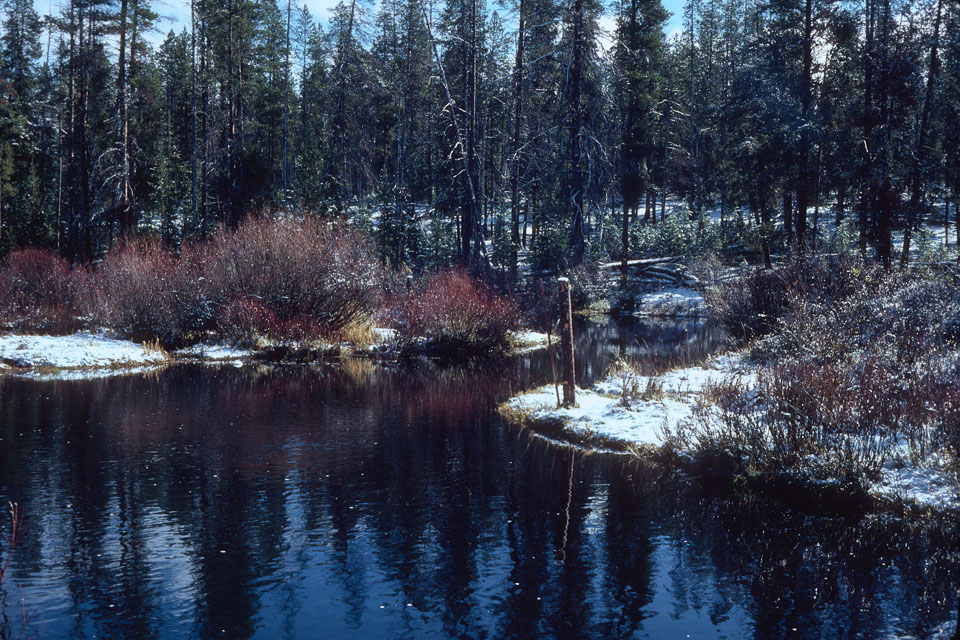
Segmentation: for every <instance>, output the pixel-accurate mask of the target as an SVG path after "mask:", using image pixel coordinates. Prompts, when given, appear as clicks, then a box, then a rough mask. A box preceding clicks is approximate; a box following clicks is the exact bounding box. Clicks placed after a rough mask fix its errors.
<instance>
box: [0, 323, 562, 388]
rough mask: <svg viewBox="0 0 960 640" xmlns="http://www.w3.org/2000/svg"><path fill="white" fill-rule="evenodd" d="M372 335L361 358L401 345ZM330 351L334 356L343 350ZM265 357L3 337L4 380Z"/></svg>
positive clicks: (534, 344) (99, 337) (516, 341)
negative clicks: (16, 377) (394, 344)
mask: <svg viewBox="0 0 960 640" xmlns="http://www.w3.org/2000/svg"><path fill="white" fill-rule="evenodd" d="M372 332H373V335H374V336H375V338H376V339H377V342H376V343H375V344H373V345H370V346H369V347H368V348H367V349H366V350H365V351H363V350H361V351H360V352H359V353H367V354H375V353H377V352H378V351H379V350H389V347H390V346H391V345H392V344H393V343H394V342H395V340H396V333H395V332H394V331H393V330H391V329H381V328H374V329H373V330H372ZM511 345H512V349H511V351H512V353H527V352H529V351H535V350H538V349H545V348H546V346H547V336H546V334H543V333H537V332H534V331H517V332H514V333H513V334H512V335H511ZM328 346H329V347H330V349H331V351H336V350H337V347H338V345H328ZM340 346H343V345H340ZM348 346H349V345H348ZM266 351H268V350H266ZM264 352H265V351H262V350H257V349H246V348H237V347H233V346H230V345H226V344H220V343H217V344H209V343H202V342H201V343H197V344H195V345H193V346H190V347H186V348H184V349H178V350H176V351H173V352H170V353H168V352H166V351H164V350H163V349H161V348H160V347H159V346H156V345H143V344H139V343H136V342H132V341H130V340H124V339H120V338H116V337H113V336H110V335H108V334H106V333H91V332H80V333H75V334H71V335H65V336H48V335H24V334H0V376H2V375H16V376H29V377H37V378H43V379H63V380H67V379H69V380H75V379H82V378H96V377H105V376H111V375H119V374H126V373H140V372H143V371H147V370H150V369H155V368H159V367H163V366H166V365H169V364H173V363H175V362H191V361H199V362H204V363H208V364H228V365H232V366H235V367H242V366H244V365H245V364H247V363H250V362H252V361H254V360H255V359H256V358H258V357H259V356H261V355H262V353H264Z"/></svg>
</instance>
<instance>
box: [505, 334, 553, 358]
mask: <svg viewBox="0 0 960 640" xmlns="http://www.w3.org/2000/svg"><path fill="white" fill-rule="evenodd" d="M510 344H511V345H512V346H513V349H512V351H513V353H527V352H529V351H537V350H539V349H546V348H547V334H545V333H538V332H536V331H514V332H512V333H511V334H510Z"/></svg>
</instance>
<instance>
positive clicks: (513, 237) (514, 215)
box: [510, 0, 526, 282]
mask: <svg viewBox="0 0 960 640" xmlns="http://www.w3.org/2000/svg"><path fill="white" fill-rule="evenodd" d="M518 14H519V15H518V17H517V20H518V21H519V24H518V26H517V57H516V62H514V66H513V73H514V78H513V167H512V169H513V172H512V174H511V177H510V179H511V184H510V280H511V281H513V282H516V280H517V251H518V250H519V248H520V242H521V239H520V168H521V164H520V123H521V119H522V117H523V44H524V33H523V30H524V28H525V27H526V22H525V19H526V15H525V13H524V0H520V7H519V9H518ZM524 226H526V225H524Z"/></svg>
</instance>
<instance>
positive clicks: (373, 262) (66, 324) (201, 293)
mask: <svg viewBox="0 0 960 640" xmlns="http://www.w3.org/2000/svg"><path fill="white" fill-rule="evenodd" d="M382 290H383V273H382V268H381V266H380V260H379V256H378V254H377V251H376V247H375V245H374V244H373V242H371V241H370V240H369V239H368V238H366V237H365V236H364V235H362V234H361V233H360V232H358V231H357V230H355V229H353V228H352V227H350V226H348V225H346V224H344V223H340V222H327V221H321V220H318V219H315V218H307V219H304V220H291V219H278V220H271V219H268V218H260V219H254V220H249V221H247V222H246V223H244V224H243V225H241V226H240V227H238V228H237V229H235V230H232V229H227V228H221V229H220V230H219V231H218V232H217V233H216V234H215V235H214V236H213V237H212V238H211V239H210V240H209V241H207V242H204V243H197V244H187V245H184V246H183V247H182V248H181V251H180V253H179V254H175V253H174V252H172V251H171V250H169V249H167V248H166V247H164V246H162V245H161V244H160V243H158V242H155V241H150V240H142V241H132V242H129V243H125V244H124V245H122V246H120V247H118V248H117V249H115V250H113V251H111V252H110V253H109V254H108V255H107V256H106V257H105V258H104V259H103V260H102V261H101V262H100V263H99V264H97V265H96V266H95V267H93V268H89V269H88V268H84V267H74V268H72V269H71V268H70V266H69V265H68V264H67V263H66V262H65V261H63V260H62V259H61V258H59V257H58V256H56V255H55V254H52V253H49V252H44V251H40V250H35V249H29V250H21V251H17V252H14V253H12V254H11V255H10V256H8V258H7V260H6V261H5V262H4V265H3V267H2V269H0V302H2V309H3V311H2V312H0V313H2V314H3V316H2V318H0V320H2V321H3V322H4V323H5V324H6V325H8V326H9V327H10V328H12V329H14V330H30V331H39V332H43V333H69V332H71V331H75V330H77V329H79V328H81V327H82V326H86V327H88V328H90V329H108V330H111V331H113V332H115V333H117V334H119V335H121V336H125V337H128V338H131V339H134V340H138V341H151V340H158V341H159V342H160V343H162V344H163V345H165V346H179V345H182V344H185V343H189V342H193V341H196V340H199V339H200V338H202V337H204V336H206V335H209V334H217V335H219V336H220V337H222V338H225V339H227V340H230V341H232V342H235V343H253V342H254V341H257V340H269V341H280V342H290V341H311V340H329V339H334V338H336V337H337V336H339V335H340V334H341V333H343V332H353V331H355V327H356V326H357V325H360V324H363V323H364V322H366V321H368V320H369V319H370V318H372V316H373V314H374V313H375V312H376V310H377V308H378V305H379V302H380V299H381V295H382ZM67 320H69V321H67Z"/></svg>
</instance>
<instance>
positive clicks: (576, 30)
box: [568, 0, 585, 265]
mask: <svg viewBox="0 0 960 640" xmlns="http://www.w3.org/2000/svg"><path fill="white" fill-rule="evenodd" d="M573 12H574V16H573V20H574V22H573V56H572V58H573V59H572V61H571V68H570V83H571V85H572V89H571V93H570V120H571V122H570V177H569V183H570V186H569V189H568V197H569V198H570V204H571V206H572V208H573V222H572V225H571V229H570V258H571V259H570V263H571V264H572V265H578V264H580V262H582V261H583V255H584V249H585V247H584V242H585V239H584V235H583V202H584V193H583V190H584V184H583V172H582V169H581V162H582V157H581V156H582V150H583V149H582V144H583V140H582V136H583V105H582V104H581V91H582V89H583V47H584V42H583V37H584V34H583V30H584V24H583V21H584V15H583V14H584V8H583V0H574V5H573Z"/></svg>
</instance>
